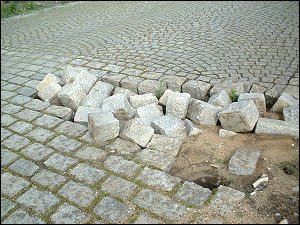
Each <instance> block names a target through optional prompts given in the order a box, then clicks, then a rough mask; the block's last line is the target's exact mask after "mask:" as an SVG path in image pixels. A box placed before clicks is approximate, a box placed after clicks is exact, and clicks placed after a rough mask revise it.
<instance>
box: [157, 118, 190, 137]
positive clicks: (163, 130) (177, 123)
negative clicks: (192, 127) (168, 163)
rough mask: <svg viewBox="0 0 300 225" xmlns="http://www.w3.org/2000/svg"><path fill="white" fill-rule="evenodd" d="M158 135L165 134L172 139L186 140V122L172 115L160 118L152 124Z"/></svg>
mask: <svg viewBox="0 0 300 225" xmlns="http://www.w3.org/2000/svg"><path fill="white" fill-rule="evenodd" d="M151 126H152V127H153V128H154V131H155V133H156V134H163V135H167V136H170V137H177V138H185V137H186V128H185V125H184V122H182V121H181V120H180V119H179V118H177V117H174V116H172V115H165V116H162V117H159V118H157V119H155V120H154V121H152V122H151Z"/></svg>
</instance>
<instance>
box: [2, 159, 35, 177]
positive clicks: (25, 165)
mask: <svg viewBox="0 0 300 225" xmlns="http://www.w3.org/2000/svg"><path fill="white" fill-rule="evenodd" d="M8 168H9V169H10V170H11V171H14V172H15V173H18V174H21V175H23V176H27V177H30V176H32V175H33V174H34V173H35V172H36V171H37V170H38V169H39V167H38V166H37V165H36V164H34V163H33V162H31V161H29V160H26V159H23V158H21V159H18V160H17V161H15V162H14V163H13V164H11V165H10V166H9V167H8Z"/></svg>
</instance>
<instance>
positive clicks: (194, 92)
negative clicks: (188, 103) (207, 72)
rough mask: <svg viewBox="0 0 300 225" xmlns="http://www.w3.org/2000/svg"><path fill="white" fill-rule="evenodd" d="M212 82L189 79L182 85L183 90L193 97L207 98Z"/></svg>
mask: <svg viewBox="0 0 300 225" xmlns="http://www.w3.org/2000/svg"><path fill="white" fill-rule="evenodd" d="M210 88H211V84H209V83H205V82H202V81H196V80H189V81H188V82H186V83H184V84H183V85H182V92H186V93H189V94H190V95H191V97H192V98H196V99H199V100H205V99H206V96H207V94H208V92H209V90H210Z"/></svg>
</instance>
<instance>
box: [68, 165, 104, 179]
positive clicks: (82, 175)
mask: <svg viewBox="0 0 300 225" xmlns="http://www.w3.org/2000/svg"><path fill="white" fill-rule="evenodd" d="M70 174H71V175H73V176H74V177H75V178H76V179H78V180H80V181H82V182H85V183H87V184H94V183H96V182H98V181H99V180H100V179H102V178H103V177H104V176H105V174H106V173H105V171H103V170H99V169H97V168H94V167H92V166H90V165H87V164H83V163H80V164H78V165H76V166H75V167H74V168H73V169H72V170H71V171H70Z"/></svg>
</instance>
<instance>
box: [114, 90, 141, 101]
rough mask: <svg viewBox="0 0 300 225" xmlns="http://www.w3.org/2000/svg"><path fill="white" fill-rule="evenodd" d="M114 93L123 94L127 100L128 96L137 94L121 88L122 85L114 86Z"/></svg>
mask: <svg viewBox="0 0 300 225" xmlns="http://www.w3.org/2000/svg"><path fill="white" fill-rule="evenodd" d="M115 94H124V95H125V97H126V98H127V99H128V100H129V98H130V96H133V95H137V93H135V92H133V91H131V90H129V89H126V88H122V87H116V88H115V90H114V95H115Z"/></svg>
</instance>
